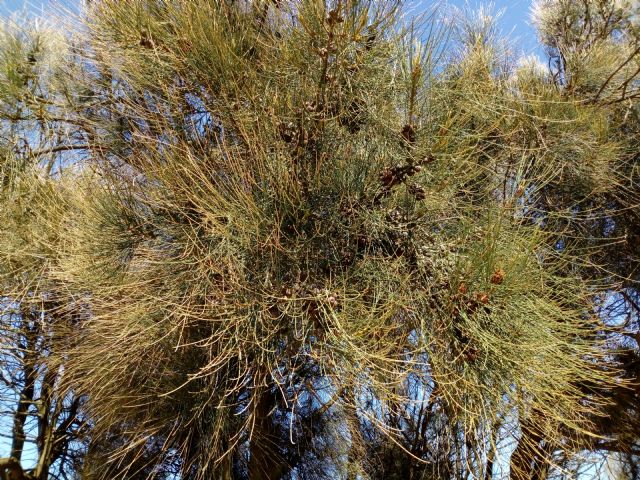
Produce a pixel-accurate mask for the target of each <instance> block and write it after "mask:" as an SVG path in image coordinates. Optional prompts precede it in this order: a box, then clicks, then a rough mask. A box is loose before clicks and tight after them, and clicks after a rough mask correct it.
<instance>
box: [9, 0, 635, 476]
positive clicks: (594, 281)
mask: <svg viewBox="0 0 640 480" xmlns="http://www.w3.org/2000/svg"><path fill="white" fill-rule="evenodd" d="M558 8H559V7H558ZM84 15H85V17H84V18H83V20H84V25H85V27H86V29H87V31H86V33H85V32H83V34H82V36H81V37H80V38H79V39H76V40H74V41H75V42H76V43H77V45H79V46H78V47H76V48H78V49H81V50H80V51H81V52H82V57H83V58H82V62H81V63H80V64H78V63H76V64H75V67H74V68H76V69H78V70H79V71H82V72H83V73H82V74H81V75H77V76H76V78H74V79H73V83H72V86H70V87H69V86H68V87H67V89H68V91H73V92H84V94H78V95H79V96H80V95H82V96H83V97H84V96H86V97H91V100H90V101H85V100H84V99H80V100H79V96H77V97H75V99H72V100H69V98H67V97H68V96H67V95H64V94H63V95H58V96H57V97H56V98H57V99H58V100H59V101H60V102H61V104H62V105H65V108H66V109H68V115H69V116H70V117H71V118H73V119H75V120H74V122H75V125H77V126H78V130H79V131H80V132H81V133H82V134H83V135H84V136H83V137H82V138H84V139H86V154H87V156H86V158H84V157H83V158H76V159H74V165H73V168H66V169H64V170H63V171H62V172H61V173H60V175H59V176H58V177H56V178H51V177H48V176H46V175H43V172H47V173H51V167H50V166H49V167H46V166H45V167H43V166H42V163H39V162H37V161H35V162H32V163H34V165H30V166H29V167H25V169H24V172H23V171H22V170H21V168H19V164H18V163H16V162H18V159H14V157H13V156H12V155H10V154H9V153H7V155H6V157H3V158H6V160H3V163H2V170H0V172H2V175H3V176H2V177H0V178H2V179H5V178H6V179H7V180H6V181H4V180H3V181H4V183H3V190H2V196H1V197H0V198H1V200H2V203H3V207H4V206H9V205H12V207H10V208H3V210H2V213H1V214H0V225H1V226H0V244H1V245H2V256H0V258H1V259H2V260H1V263H0V272H1V273H2V274H3V276H2V277H1V278H2V283H0V285H2V288H3V290H4V291H3V293H2V294H3V295H5V296H7V297H12V298H20V293H21V291H20V290H19V289H18V288H17V287H15V286H14V283H15V279H16V278H27V279H28V282H31V283H28V285H27V286H26V287H21V288H22V292H27V291H29V292H33V291H39V292H46V295H47V296H48V297H50V298H55V299H56V301H58V302H60V303H63V304H66V305H74V308H70V307H69V308H67V309H61V320H60V321H61V323H62V324H64V325H65V329H64V332H65V333H66V334H67V335H68V338H69V340H68V341H67V342H66V343H64V344H63V345H61V346H59V347H58V348H57V350H55V351H54V352H53V353H52V358H55V361H56V362H60V363H61V364H64V372H65V375H64V385H65V386H66V387H67V388H69V389H70V390H72V391H74V392H78V393H81V394H82V395H85V396H86V398H87V403H86V407H85V408H86V414H87V415H88V416H89V418H90V419H91V422H90V423H91V427H92V431H91V442H90V447H89V450H88V455H87V457H86V462H85V467H84V468H85V474H86V476H87V478H100V477H102V478H107V477H108V478H138V477H140V478H152V477H153V478H155V477H154V476H157V478H163V475H169V474H170V473H172V472H176V471H177V472H180V475H181V476H182V478H193V479H205V478H251V479H267V478H269V479H272V478H273V479H276V478H322V476H323V475H324V476H326V478H343V477H344V478H391V477H390V472H388V471H387V472H385V468H389V466H390V465H393V467H392V469H393V470H394V474H396V475H398V478H412V476H413V475H421V476H422V478H445V477H449V478H462V477H465V478H468V477H469V476H474V477H481V476H482V477H483V476H485V475H486V474H490V473H491V466H490V464H489V460H487V459H488V458H489V457H491V458H493V457H492V456H493V455H495V454H496V452H498V451H499V449H498V447H497V436H498V434H499V431H500V427H501V426H504V424H506V423H507V422H508V421H509V419H511V420H510V421H511V422H518V423H519V424H520V426H521V427H520V428H521V432H522V435H521V438H522V441H521V444H522V445H524V444H525V443H526V442H527V441H529V440H530V439H531V438H544V439H545V440H546V442H547V443H546V445H551V446H552V449H553V451H555V452H562V453H566V454H567V455H571V454H572V453H573V452H575V451H576V450H579V449H580V448H586V447H588V446H589V445H590V442H591V441H592V440H593V439H594V438H596V437H597V436H598V434H599V433H600V432H599V430H598V428H596V423H597V419H598V416H599V415H603V414H604V413H603V412H604V408H605V407H606V406H607V405H608V403H609V399H608V398H607V392H609V391H610V390H612V389H614V388H617V387H618V386H619V385H623V383H624V381H623V380H621V379H620V378H619V375H618V372H617V371H616V369H615V365H613V363H612V362H611V361H610V357H609V356H608V354H609V352H608V351H607V349H606V345H605V338H604V333H605V332H606V331H607V328H608V327H607V326H606V325H604V324H603V322H602V320H601V318H599V317H598V315H597V312H596V309H595V304H594V294H597V293H600V292H602V291H606V289H607V288H608V285H607V284H606V282H609V281H610V279H609V278H604V277H603V276H598V277H595V276H593V275H587V274H586V273H585V272H587V271H589V272H591V271H592V270H593V269H594V268H595V265H594V263H593V262H592V261H591V260H592V258H593V257H594V256H596V255H597V254H598V252H599V251H600V244H599V243H598V242H597V241H594V239H593V236H592V235H591V234H590V233H585V232H583V231H580V230H577V231H573V230H572V231H571V235H567V231H568V227H567V225H571V224H572V222H576V221H577V220H578V219H579V217H580V216H581V215H582V213H583V212H582V211H581V208H582V206H583V205H585V204H588V203H589V202H592V201H594V199H598V198H601V197H602V196H604V195H606V194H608V193H609V192H611V191H612V190H613V187H612V185H613V186H614V187H615V186H618V185H623V184H625V182H626V180H627V179H628V177H627V176H626V172H625V170H624V168H622V165H621V163H624V162H621V161H620V158H621V156H623V154H624V152H625V151H626V149H627V148H628V145H627V143H626V140H625V138H619V137H617V136H616V135H615V132H618V131H619V128H620V127H619V124H618V123H617V122H616V120H615V118H613V114H612V112H611V110H610V109H608V107H607V106H603V105H601V104H598V103H593V102H591V103H590V104H585V102H583V101H580V100H578V99H576V98H572V97H569V96H568V95H567V92H566V91H562V90H561V89H558V88H557V85H554V84H553V83H552V81H551V79H550V78H549V76H548V75H546V74H545V73H544V71H541V70H540V69H539V68H537V67H536V66H535V65H534V64H531V63H529V64H527V63H526V62H524V63H522V64H521V65H520V66H519V67H517V68H515V67H513V65H512V64H513V62H510V60H512V59H509V58H506V57H505V56H504V55H506V53H505V51H504V45H503V44H500V43H499V41H498V40H497V39H495V38H494V34H495V32H494V29H493V27H492V25H491V22H490V21H489V19H488V17H487V16H486V15H485V14H480V15H479V16H478V17H477V18H476V21H475V22H474V21H468V22H466V23H462V24H460V25H459V26H458V27H453V28H457V30H455V32H454V33H456V35H451V33H450V32H448V31H447V30H446V29H445V28H444V27H438V25H439V22H440V20H439V17H438V16H437V15H436V14H435V13H434V14H433V15H432V16H427V17H425V18H423V19H422V21H419V20H416V21H414V22H411V23H409V24H407V23H406V21H405V19H404V17H403V15H402V9H401V5H400V4H399V3H398V2H395V1H367V0H336V1H334V2H329V3H326V2H322V1H318V0H300V1H295V2H285V1H255V2H246V3H245V2H234V1H214V0H197V1H188V2H187V1H184V2H183V1H176V2H155V1H150V0H133V1H127V2H122V1H115V0H105V1H100V2H95V3H92V4H90V5H88V7H87V10H86V12H85V13H84ZM544 18H545V19H546V18H547V17H544ZM554 18H555V17H554ZM540 21H541V22H543V23H544V22H545V21H547V20H544V19H543V20H540ZM545 25H546V24H545ZM543 32H544V30H543ZM546 35H551V33H546ZM12 41H13V40H12ZM16 41H17V40H16ZM23 48H24V47H22V46H20V47H17V46H15V45H13V46H11V45H10V46H7V47H6V50H7V52H11V55H18V56H20V55H22V54H23V53H20V52H22V49H23ZM558 48H560V47H558ZM598 48H601V51H600V53H598V55H600V56H598V55H596V54H595V53H594V54H593V56H592V57H593V58H592V60H590V61H594V62H597V61H598V59H599V58H604V57H602V55H604V54H605V53H606V52H609V50H611V48H613V47H611V45H608V46H607V45H605V43H603V44H602V47H598ZM607 48H609V50H607ZM618 50H619V49H618V48H617V47H616V51H618ZM447 51H456V52H457V54H456V55H455V56H451V57H447V56H446V55H445V53H444V52H447ZM5 56H6V58H7V59H9V57H10V56H9V54H5ZM11 58H13V57H11ZM576 58H577V57H576ZM70 61H76V62H78V61H79V60H78V59H77V58H73V57H72V58H71V59H70ZM11 62H13V60H4V63H3V65H4V64H6V65H8V66H7V67H6V70H7V72H10V73H7V74H6V75H5V77H3V82H2V85H3V87H2V88H3V89H4V90H1V91H2V92H12V93H3V95H13V96H14V98H17V95H19V93H16V92H17V91H18V90H15V89H19V88H21V87H20V85H18V84H17V83H16V82H17V80H15V78H17V77H15V75H14V73H15V72H16V71H17V70H16V68H17V67H11V66H10V65H12V63H11ZM510 63H511V66H510ZM566 65H572V64H571V63H570V62H569V61H568V60H567V63H566ZM567 68H569V67H567ZM603 68H604V67H603ZM70 71H74V70H72V69H71V70H70ZM11 72H14V73H11ZM572 72H574V73H572V77H571V78H572V79H573V80H572V81H573V82H574V84H575V85H578V84H580V85H583V86H584V88H590V89H591V91H596V97H600V96H602V92H598V87H597V85H596V84H593V85H592V84H591V83H589V82H591V81H592V80H588V81H587V80H585V81H584V82H583V83H580V82H581V81H582V80H580V79H581V78H582V77H581V74H580V73H579V70H578V69H575V70H572ZM589 72H590V75H593V78H594V79H596V78H597V79H600V80H602V78H605V76H606V75H607V72H605V71H604V70H603V71H601V72H599V73H598V71H597V70H593V69H589ZM616 75H617V73H616ZM620 75H627V73H626V70H625V73H622V69H621V70H620ZM14 77H15V78H14ZM62 78H65V77H64V76H63V77H62ZM67 78H68V77H67ZM624 78H627V77H626V76H625V77H624ZM68 80H69V81H70V82H71V79H70V78H68ZM593 81H594V82H595V81H596V80H593ZM620 81H621V80H620V79H618V78H617V77H616V78H614V79H613V80H610V81H609V82H608V83H610V84H611V85H610V86H607V87H606V88H604V89H602V91H603V92H604V91H607V92H609V90H608V89H610V88H613V85H619V84H620ZM622 81H624V80H622ZM585 82H586V83H585ZM18 83H19V82H18ZM54 83H55V82H54ZM12 85H13V87H12ZM16 85H17V86H16ZM594 85H595V86H594ZM600 85H601V84H600ZM14 87H15V89H14ZM576 88H577V87H576ZM12 89H13V90H12ZM48 92H49V94H50V95H52V96H56V95H57V93H56V92H57V90H55V89H53V90H48ZM607 94H608V93H607ZM65 98H66V100H64V101H63V99H65ZM76 146H77V145H76ZM49 153H51V152H49ZM32 156H33V155H32ZM32 156H31V157H32ZM26 157H27V158H30V156H29V155H27V156H26ZM24 158H25V157H24V155H23V156H22V157H19V159H20V160H22V159H24ZM56 158H57V159H58V160H59V158H58V157H54V160H55V159H56ZM35 160H37V158H36V159H35ZM49 165H51V163H50V164H49ZM5 172H6V173H5ZM550 192H553V195H554V196H555V198H556V199H557V198H560V199H563V200H564V199H566V200H565V201H562V202H560V201H558V202H557V204H554V205H550V204H549V198H550V195H551V194H550ZM619 192H622V193H620V195H624V194H628V197H625V201H627V202H628V203H633V202H634V201H635V198H632V197H631V194H630V193H629V192H628V191H625V189H624V188H622V189H620V190H619ZM556 207H557V208H556ZM581 234H583V236H580V235H581ZM585 251H587V252H588V255H584V252H585ZM579 256H582V257H583V258H582V261H578V257H579ZM34 283H35V284H37V287H34V286H33V284H34ZM603 284H605V285H603ZM533 443H535V444H532V446H531V448H530V450H531V451H532V452H533V453H531V455H534V456H535V455H538V453H539V450H541V449H542V447H541V446H540V444H539V442H533ZM438 445H440V446H438ZM442 445H444V446H442ZM544 448H547V447H546V446H545V447H544ZM521 450H522V449H521ZM371 451H373V452H374V455H371V454H370V452H371ZM389 457H391V460H389ZM514 458H517V459H518V461H512V466H513V475H514V476H517V477H518V478H520V477H521V478H528V477H526V476H525V475H526V472H521V471H519V470H518V469H520V468H525V466H524V464H526V459H525V460H521V459H522V458H524V457H523V455H522V454H521V453H520V450H519V451H518V454H517V455H516V454H514ZM105 459H108V461H107V460H105ZM358 475H359V477H357V476H358ZM416 478H417V477H416Z"/></svg>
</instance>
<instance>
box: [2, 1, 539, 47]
mask: <svg viewBox="0 0 640 480" xmlns="http://www.w3.org/2000/svg"><path fill="white" fill-rule="evenodd" d="M467 1H468V3H469V4H470V5H471V6H472V7H476V6H478V5H480V4H482V3H484V4H488V3H491V4H493V5H494V11H498V10H501V9H504V14H503V16H502V18H501V19H500V27H501V29H502V33H503V34H505V35H508V37H509V38H510V39H511V40H512V41H513V43H512V44H513V45H514V46H516V49H517V50H519V52H517V53H525V54H529V53H539V49H538V45H537V42H536V36H535V31H534V30H533V28H532V27H531V26H530V25H529V7H530V5H531V0H494V1H493V2H480V1H478V0H441V2H439V3H442V2H447V3H449V4H450V5H455V6H458V7H461V6H464V4H465V2H467ZM79 2H80V0H60V1H58V2H56V1H51V0H29V1H26V0H0V15H3V14H6V13H7V12H13V11H16V10H21V9H24V8H27V9H29V10H31V11H33V12H39V13H45V17H46V13H47V12H48V11H50V10H51V5H52V4H55V3H58V4H62V5H66V6H74V5H78V3H79ZM434 3H436V2H435V1H433V0H413V1H411V0H409V1H407V5H415V6H416V7H418V8H420V7H422V6H424V7H425V8H427V7H428V6H430V5H433V4H434Z"/></svg>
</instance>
